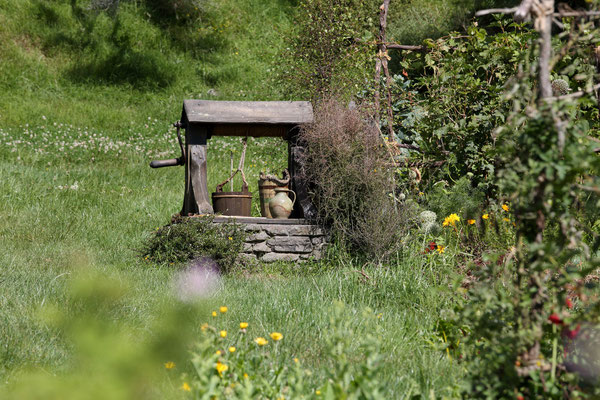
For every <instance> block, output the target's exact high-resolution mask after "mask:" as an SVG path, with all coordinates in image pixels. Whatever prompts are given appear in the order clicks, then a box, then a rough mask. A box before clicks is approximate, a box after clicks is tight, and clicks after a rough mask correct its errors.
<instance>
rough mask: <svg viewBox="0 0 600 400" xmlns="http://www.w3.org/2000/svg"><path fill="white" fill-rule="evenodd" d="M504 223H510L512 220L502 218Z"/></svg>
mask: <svg viewBox="0 0 600 400" xmlns="http://www.w3.org/2000/svg"><path fill="white" fill-rule="evenodd" d="M502 221H504V222H510V219H508V218H502Z"/></svg>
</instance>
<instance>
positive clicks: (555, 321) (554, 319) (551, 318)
mask: <svg viewBox="0 0 600 400" xmlns="http://www.w3.org/2000/svg"><path fill="white" fill-rule="evenodd" d="M548 321H550V322H552V323H553V324H556V325H562V324H563V320H562V319H561V318H560V317H559V316H558V314H557V313H552V314H550V316H549V317H548Z"/></svg>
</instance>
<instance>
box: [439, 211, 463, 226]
mask: <svg viewBox="0 0 600 400" xmlns="http://www.w3.org/2000/svg"><path fill="white" fill-rule="evenodd" d="M459 221H460V217H459V216H458V215H456V214H454V213H453V214H450V215H449V216H447V217H446V218H445V219H444V223H443V224H442V225H444V226H448V225H452V226H456V223H457V222H459Z"/></svg>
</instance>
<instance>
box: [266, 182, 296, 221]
mask: <svg viewBox="0 0 600 400" xmlns="http://www.w3.org/2000/svg"><path fill="white" fill-rule="evenodd" d="M274 190H275V197H273V198H272V199H271V200H269V211H270V212H271V216H272V217H273V218H277V219H286V218H288V217H289V216H290V214H291V213H292V210H293V209H294V203H295V202H296V193H294V191H293V190H290V189H284V188H275V189H274ZM286 192H290V193H292V194H293V195H294V200H293V201H292V200H290V198H289V197H288V195H287V193H286Z"/></svg>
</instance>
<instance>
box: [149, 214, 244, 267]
mask: <svg viewBox="0 0 600 400" xmlns="http://www.w3.org/2000/svg"><path fill="white" fill-rule="evenodd" d="M244 237H245V234H244V231H243V230H242V228H241V227H240V226H239V225H236V224H214V223H213V217H212V216H207V217H200V218H187V219H179V220H175V221H174V222H173V223H171V224H169V225H167V226H164V227H162V228H158V229H157V231H156V232H154V233H153V234H152V235H151V236H150V237H149V238H148V239H147V240H146V243H145V244H144V246H143V248H142V251H141V255H142V256H143V257H144V259H145V260H148V261H152V262H155V263H169V264H180V263H184V262H187V261H189V260H193V259H195V258H198V257H202V256H204V257H210V258H212V259H214V260H215V261H216V262H217V263H218V264H219V266H220V267H221V268H222V269H223V270H225V271H228V270H231V268H232V267H233V266H234V265H235V263H236V262H237V261H238V257H239V254H240V253H241V252H242V250H243V246H244Z"/></svg>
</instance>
